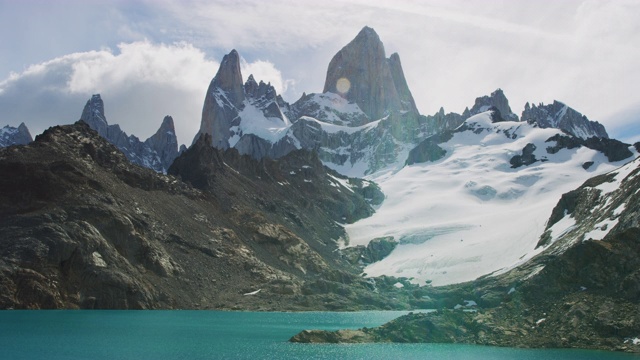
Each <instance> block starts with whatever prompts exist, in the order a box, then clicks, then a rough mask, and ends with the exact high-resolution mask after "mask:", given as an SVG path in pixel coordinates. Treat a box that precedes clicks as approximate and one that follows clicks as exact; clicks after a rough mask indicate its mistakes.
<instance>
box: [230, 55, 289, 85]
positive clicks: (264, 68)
mask: <svg viewBox="0 0 640 360" xmlns="http://www.w3.org/2000/svg"><path fill="white" fill-rule="evenodd" d="M240 60H241V61H240V70H241V71H242V76H243V78H244V79H243V80H244V81H246V80H247V78H248V77H249V75H253V77H254V79H255V80H256V81H257V82H260V81H264V82H266V83H270V84H271V86H273V88H274V89H275V90H276V93H278V94H283V93H285V92H286V91H287V90H289V87H290V86H292V85H294V84H295V81H294V80H293V79H287V80H285V79H283V78H282V73H281V72H280V70H278V69H277V68H276V66H275V65H274V64H273V63H272V62H269V61H264V60H256V61H254V62H252V63H249V62H247V60H245V59H244V58H242V57H241V58H240Z"/></svg>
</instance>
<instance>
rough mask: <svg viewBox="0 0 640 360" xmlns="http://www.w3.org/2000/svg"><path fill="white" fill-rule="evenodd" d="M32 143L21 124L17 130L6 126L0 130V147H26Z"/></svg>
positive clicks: (28, 133)
mask: <svg viewBox="0 0 640 360" xmlns="http://www.w3.org/2000/svg"><path fill="white" fill-rule="evenodd" d="M32 141H33V138H32V137H31V133H30V132H29V129H28V128H27V126H26V125H25V124H24V123H21V124H20V125H19V126H18V127H17V128H15V127H13V126H9V125H6V126H5V127H3V128H2V129H0V147H7V146H11V145H26V144H28V143H30V142H32Z"/></svg>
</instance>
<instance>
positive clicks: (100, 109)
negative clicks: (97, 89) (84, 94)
mask: <svg viewBox="0 0 640 360" xmlns="http://www.w3.org/2000/svg"><path fill="white" fill-rule="evenodd" d="M80 119H82V120H84V122H86V123H87V124H89V126H90V127H91V128H92V129H94V130H96V131H97V132H98V134H100V135H102V136H104V135H105V134H106V132H107V126H109V124H108V123H107V117H106V116H105V114H104V101H102V97H100V94H93V95H92V96H91V99H89V100H87V103H86V104H85V106H84V109H83V110H82V115H80Z"/></svg>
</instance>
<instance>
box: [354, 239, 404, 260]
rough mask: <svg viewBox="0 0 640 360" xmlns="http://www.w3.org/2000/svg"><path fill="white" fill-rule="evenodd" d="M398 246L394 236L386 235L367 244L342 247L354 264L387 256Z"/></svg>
mask: <svg viewBox="0 0 640 360" xmlns="http://www.w3.org/2000/svg"><path fill="white" fill-rule="evenodd" d="M396 246H398V242H397V241H395V240H394V239H393V236H386V237H382V238H375V239H373V240H371V241H370V242H369V244H367V246H364V245H358V246H354V247H348V248H345V249H342V253H343V255H344V256H345V257H346V258H347V260H348V261H349V262H350V263H352V264H354V265H368V264H372V263H374V262H376V261H380V260H382V259H384V258H385V257H387V256H388V255H389V254H391V252H392V251H393V249H395V248H396Z"/></svg>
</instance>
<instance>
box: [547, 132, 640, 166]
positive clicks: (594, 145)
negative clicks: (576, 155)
mask: <svg viewBox="0 0 640 360" xmlns="http://www.w3.org/2000/svg"><path fill="white" fill-rule="evenodd" d="M553 141H555V142H556V144H555V145H554V146H549V147H547V152H548V153H549V154H555V153H557V152H558V151H560V150H561V149H574V148H577V147H579V146H584V147H587V148H589V149H593V150H597V151H600V152H602V153H603V154H604V155H605V156H606V157H607V159H608V160H609V161H611V162H614V161H621V160H624V159H628V158H630V157H631V156H633V153H632V152H631V150H629V147H631V145H629V144H625V143H623V142H621V141H618V140H616V139H608V138H604V137H595V136H594V137H590V138H588V139H582V138H580V137H573V136H563V135H559V134H558V135H554V136H552V137H550V138H549V139H547V140H546V142H553Z"/></svg>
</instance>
